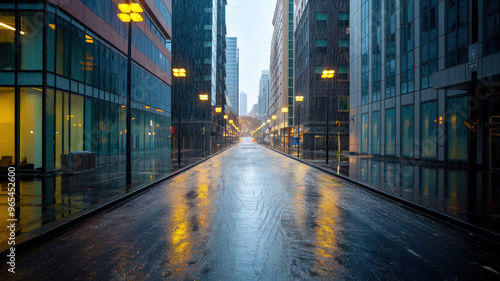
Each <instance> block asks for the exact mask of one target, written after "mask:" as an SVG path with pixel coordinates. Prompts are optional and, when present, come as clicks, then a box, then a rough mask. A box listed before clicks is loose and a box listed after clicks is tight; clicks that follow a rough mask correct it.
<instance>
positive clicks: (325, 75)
mask: <svg viewBox="0 0 500 281" xmlns="http://www.w3.org/2000/svg"><path fill="white" fill-rule="evenodd" d="M333 76H335V70H323V73H322V74H321V78H323V79H325V80H326V81H328V79H333ZM330 81H331V80H330ZM329 111H330V92H328V93H327V94H326V165H328V137H329V136H328V121H329V120H330V112H329Z"/></svg>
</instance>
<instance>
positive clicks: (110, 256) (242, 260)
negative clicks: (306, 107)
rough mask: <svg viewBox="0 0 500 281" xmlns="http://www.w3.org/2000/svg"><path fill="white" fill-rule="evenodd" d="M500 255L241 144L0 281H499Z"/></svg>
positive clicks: (43, 250) (49, 246)
mask: <svg viewBox="0 0 500 281" xmlns="http://www.w3.org/2000/svg"><path fill="white" fill-rule="evenodd" d="M499 253H500V251H499V247H498V244H494V243H492V242H489V241H488V240H484V239H482V238H480V237H477V236H474V235H471V234H469V233H467V232H465V231H462V230H458V229H454V228H451V227H449V226H447V225H444V224H441V223H439V222H436V221H434V220H432V219H429V218H426V217H423V216H421V215H419V214H416V213H414V212H412V211H410V210H408V209H406V208H403V207H401V206H399V205H397V204H395V203H392V202H390V201H387V200H386V199H383V198H380V197H378V196H376V195H373V194H371V193H369V192H367V191H365V190H363V189H360V188H358V187H355V186H352V185H351V184H348V183H344V182H341V181H339V180H337V179H335V178H333V177H331V176H329V175H327V174H325V173H323V172H320V171H318V170H316V169H314V168H311V167H309V166H306V165H304V164H301V163H299V162H297V161H294V160H292V159H289V158H287V157H284V156H282V155H279V154H277V153H275V152H272V151H270V150H268V149H265V148H262V147H260V146H258V145H255V144H253V143H250V142H248V141H244V142H243V143H241V144H239V145H238V146H236V147H234V148H231V149H230V150H228V151H226V152H224V153H222V154H220V155H219V156H216V157H214V158H212V159H210V160H208V161H206V162H204V163H202V164H200V165H198V166H196V167H194V168H192V169H190V170H188V171H187V172H185V173H182V174H181V175H179V176H177V177H175V178H173V179H172V180H169V181H167V182H165V183H163V184H162V185H161V186H159V187H157V188H154V189H153V190H151V191H149V192H147V193H146V194H144V195H142V196H140V197H138V198H136V199H134V200H132V201H130V202H128V203H126V204H124V205H122V206H120V207H118V208H115V209H113V210H110V211H108V212H105V213H103V214H101V215H98V216H97V217H94V218H92V219H91V220H89V221H87V222H85V223H83V224H81V225H79V226H77V227H76V228H73V229H72V230H70V231H68V232H66V233H65V234H63V235H61V236H59V237H57V238H55V239H53V240H51V241H49V242H47V243H45V244H43V245H41V246H39V247H37V248H35V249H34V250H32V251H30V252H28V253H27V254H25V255H23V256H21V257H19V259H18V264H17V266H16V272H17V273H16V274H15V275H12V274H10V273H7V272H5V271H2V272H1V273H0V279H1V280H6V279H5V278H6V277H7V278H9V279H13V280H144V279H148V280H163V279H168V278H171V279H174V280H186V279H188V280H308V279H322V280H500V275H499V274H498V272H499V271H500V258H499V256H498V255H499ZM12 277H14V278H12Z"/></svg>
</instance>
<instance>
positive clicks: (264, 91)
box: [256, 70, 269, 120]
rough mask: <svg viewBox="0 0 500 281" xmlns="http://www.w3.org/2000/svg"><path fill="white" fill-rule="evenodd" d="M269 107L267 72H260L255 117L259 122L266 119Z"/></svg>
mask: <svg viewBox="0 0 500 281" xmlns="http://www.w3.org/2000/svg"><path fill="white" fill-rule="evenodd" d="M268 107H269V70H262V76H261V77H260V82H259V101H258V110H257V112H256V113H257V116H258V118H260V119H261V120H263V119H265V118H266V117H267V110H268Z"/></svg>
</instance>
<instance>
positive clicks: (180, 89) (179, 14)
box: [172, 0, 228, 156]
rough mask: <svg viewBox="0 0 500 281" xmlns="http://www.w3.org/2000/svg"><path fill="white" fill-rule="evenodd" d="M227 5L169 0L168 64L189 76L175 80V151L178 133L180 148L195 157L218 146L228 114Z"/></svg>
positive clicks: (215, 0)
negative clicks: (184, 71)
mask: <svg viewBox="0 0 500 281" xmlns="http://www.w3.org/2000/svg"><path fill="white" fill-rule="evenodd" d="M225 6H226V1H225V0H213V1H212V0H202V1H200V0H196V1H195V0H188V1H179V0H174V1H172V7H173V14H174V16H173V28H172V30H173V33H172V34H173V37H172V55H173V62H172V65H173V68H183V69H185V70H186V74H187V75H186V77H174V78H173V85H174V87H173V93H172V95H173V98H172V112H173V121H172V123H173V124H174V132H177V133H176V134H175V136H174V141H173V148H174V151H177V149H178V145H179V143H178V141H179V139H177V138H178V136H179V133H180V136H181V137H180V138H181V141H180V143H181V144H180V145H181V149H185V150H189V151H191V152H193V153H195V154H196V155H199V156H207V155H209V153H210V151H211V150H213V149H215V148H216V147H220V144H221V142H222V133H223V131H224V130H223V128H222V126H223V124H224V120H223V118H222V116H223V114H224V113H227V112H228V109H227V108H226V98H225V95H226V85H225V75H226V69H225V65H226V57H225V55H226V54H225V52H226V16H225ZM217 107H221V108H222V109H223V110H222V112H220V113H217V112H216V111H215V108H217ZM179 121H180V127H179ZM186 155H187V154H186Z"/></svg>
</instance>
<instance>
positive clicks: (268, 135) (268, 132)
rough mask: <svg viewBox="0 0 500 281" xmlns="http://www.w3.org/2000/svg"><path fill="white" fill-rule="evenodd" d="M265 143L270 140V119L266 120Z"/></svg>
mask: <svg viewBox="0 0 500 281" xmlns="http://www.w3.org/2000/svg"><path fill="white" fill-rule="evenodd" d="M267 124H268V125H267V141H268V142H270V141H271V140H270V139H271V127H270V126H271V119H267Z"/></svg>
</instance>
